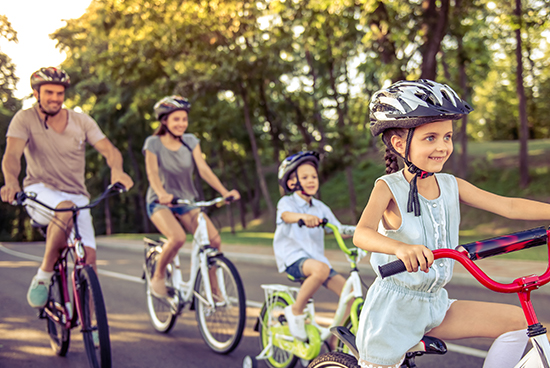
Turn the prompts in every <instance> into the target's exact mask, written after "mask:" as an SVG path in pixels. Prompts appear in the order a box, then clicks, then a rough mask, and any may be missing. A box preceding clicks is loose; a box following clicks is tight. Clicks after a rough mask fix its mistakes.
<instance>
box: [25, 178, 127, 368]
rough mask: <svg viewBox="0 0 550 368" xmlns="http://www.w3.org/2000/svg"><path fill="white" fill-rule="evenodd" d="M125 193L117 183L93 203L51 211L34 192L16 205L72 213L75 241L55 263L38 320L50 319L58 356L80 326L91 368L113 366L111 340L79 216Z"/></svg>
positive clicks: (51, 340) (26, 195)
mask: <svg viewBox="0 0 550 368" xmlns="http://www.w3.org/2000/svg"><path fill="white" fill-rule="evenodd" d="M125 191H126V189H125V188H124V186H123V185H122V184H120V183H115V184H112V185H110V186H109V187H107V189H106V190H105V191H104V192H103V194H102V195H101V196H99V197H98V198H97V199H96V200H95V201H93V202H92V203H90V204H88V205H86V206H81V207H77V206H74V207H71V208H59V209H58V208H51V207H50V206H48V205H46V204H44V203H42V202H41V201H39V200H37V199H36V194H35V193H32V192H28V193H26V192H19V193H17V195H16V199H15V202H14V205H20V206H21V205H23V206H24V205H26V201H32V202H35V203H38V204H39V205H41V206H43V207H44V208H47V209H48V210H50V211H54V212H61V211H63V212H67V211H71V212H72V215H73V224H74V241H72V242H71V241H67V247H66V248H65V249H64V250H63V251H62V252H61V255H60V256H59V259H58V260H57V262H56V263H55V266H54V272H55V273H54V276H53V277H52V282H51V284H50V290H49V295H48V302H47V304H46V306H45V307H44V308H42V309H41V310H40V312H39V318H42V319H46V320H47V325H46V326H47V330H48V334H49V337H50V345H51V346H52V349H53V350H54V351H55V353H56V354H57V355H59V356H65V355H67V352H68V351H69V343H70V337H71V329H72V328H74V327H77V326H80V331H81V332H82V335H83V340H84V348H85V350H86V355H87V357H88V362H89V364H90V367H91V368H110V367H111V364H112V363H111V341H110V338H109V324H108V322H107V312H106V310H105V303H104V301H103V294H102V292H101V286H100V285H99V280H98V278H97V275H96V273H95V271H94V269H93V267H92V266H91V265H87V264H86V252H85V248H84V245H83V244H82V238H81V236H80V233H79V231H78V222H77V217H78V212H79V211H80V210H83V209H87V208H92V207H95V206H96V205H97V204H98V203H99V202H101V201H102V200H103V199H105V198H107V197H109V196H112V195H115V194H118V193H122V192H125ZM69 258H70V259H72V260H73V261H74V266H71V267H72V268H73V271H72V275H71V284H70V287H69V283H68V276H69V265H68V264H69ZM71 291H72V293H71ZM71 296H72V297H71ZM75 312H76V313H75Z"/></svg>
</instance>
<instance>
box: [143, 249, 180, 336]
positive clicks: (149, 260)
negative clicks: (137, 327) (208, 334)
mask: <svg viewBox="0 0 550 368" xmlns="http://www.w3.org/2000/svg"><path fill="white" fill-rule="evenodd" d="M159 255H160V253H159V252H157V251H152V252H151V253H149V254H148V255H147V257H146V259H145V269H146V271H145V272H146V273H147V275H146V277H145V292H146V295H147V311H148V312H149V319H150V320H151V324H152V325H153V327H154V328H155V330H157V331H158V332H163V333H167V332H169V331H170V330H171V329H172V327H174V323H175V322H176V315H175V314H174V310H173V308H171V306H170V304H169V303H168V302H167V301H166V300H165V299H158V298H155V297H154V296H153V294H152V293H151V286H150V284H149V280H151V277H153V274H154V272H155V264H156V260H157V257H158V256H159ZM172 267H173V265H172V264H169V265H168V266H167V267H166V280H167V282H171V281H172Z"/></svg>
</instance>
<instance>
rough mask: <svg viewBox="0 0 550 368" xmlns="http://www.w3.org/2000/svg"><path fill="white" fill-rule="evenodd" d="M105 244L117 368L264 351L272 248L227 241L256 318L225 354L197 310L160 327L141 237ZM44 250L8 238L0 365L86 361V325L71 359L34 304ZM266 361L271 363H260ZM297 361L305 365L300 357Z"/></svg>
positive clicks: (279, 279) (336, 259) (539, 305)
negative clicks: (262, 322) (260, 324)
mask: <svg viewBox="0 0 550 368" xmlns="http://www.w3.org/2000/svg"><path fill="white" fill-rule="evenodd" d="M98 244H99V250H98V267H99V270H100V273H99V274H100V276H99V277H100V282H101V285H102V289H103V294H104V296H105V301H106V305H107V311H108V318H109V325H110V333H111V339H112V349H113V366H114V367H202V366H215V367H218V366H220V367H221V366H223V367H240V366H241V364H242V359H243V358H244V357H245V356H246V355H251V356H255V355H257V354H258V353H259V351H260V346H259V343H258V334H257V332H254V331H253V326H254V322H255V317H256V316H257V315H258V313H259V308H258V307H259V305H260V304H261V302H262V299H263V292H262V289H261V287H260V285H261V284H265V283H282V284H290V283H289V282H287V280H286V278H285V277H284V276H283V275H280V274H278V273H277V271H276V268H275V266H274V259H273V255H272V253H271V252H272V251H271V248H270V247H263V246H262V247H254V246H234V245H225V246H224V248H223V251H224V253H225V255H226V256H227V257H228V258H229V259H231V260H232V261H233V262H234V263H235V265H236V266H237V268H238V270H239V273H240V274H241V277H242V279H243V283H244V285H245V289H246V296H247V300H248V303H247V304H248V308H247V317H248V318H247V326H246V329H245V333H244V337H243V340H242V341H241V344H240V345H239V346H238V348H237V349H236V350H235V351H234V352H233V353H231V354H229V355H218V354H215V353H213V352H212V351H210V350H209V349H208V347H207V346H206V344H205V343H204V341H203V340H202V338H201V336H200V333H199V331H198V328H197V323H196V321H195V314H194V312H192V311H185V312H184V313H183V314H182V315H181V316H180V317H178V320H177V322H176V325H175V326H174V328H173V329H172V331H170V333H168V334H159V333H157V332H155V331H154V330H153V328H152V326H151V324H150V322H149V318H148V315H147V309H146V305H145V292H144V286H143V283H142V282H141V279H140V277H141V272H142V271H141V270H142V268H141V267H142V266H141V264H142V257H143V256H142V254H143V253H142V252H143V245H142V242H141V241H123V240H121V239H116V238H105V237H99V238H98ZM187 248H189V247H188V245H187V247H186V248H184V250H183V251H182V257H181V258H182V262H183V264H182V269H184V270H185V269H188V262H187V260H186V258H188V257H185V255H186V254H187V253H188V252H189V250H188V249H187ZM43 251H44V247H43V243H4V244H3V247H0V274H1V277H2V280H3V282H2V284H0V296H1V299H0V300H1V302H0V367H37V366H40V367H85V366H86V363H85V362H86V358H85V355H84V354H85V353H84V350H83V346H82V338H81V336H80V333H79V331H78V330H77V329H73V330H72V337H71V347H70V350H69V354H68V355H67V357H65V358H60V357H57V356H55V355H54V354H53V352H52V350H51V349H50V347H49V342H48V338H47V334H46V332H45V322H44V321H41V320H38V319H37V318H36V311H35V310H33V309H32V308H30V307H29V306H28V305H27V304H26V299H25V294H26V290H27V288H28V285H29V283H30V279H31V278H32V276H33V275H34V273H35V272H36V268H37V267H38V265H39V261H40V260H41V258H42V255H43ZM327 255H328V256H329V258H330V259H331V261H332V263H333V266H334V268H335V269H336V270H338V271H340V272H342V273H345V272H346V271H347V270H349V265H348V263H347V262H346V261H345V257H344V256H343V255H342V253H341V252H338V251H327ZM482 262H483V261H482ZM520 264H521V267H519V265H520ZM482 266H483V268H484V270H485V271H487V272H488V273H489V274H492V272H491V271H493V272H494V273H495V274H496V277H497V278H502V279H513V278H514V277H515V275H513V273H517V272H519V270H518V269H520V270H527V271H529V272H527V273H525V274H531V273H541V272H539V270H542V272H543V271H544V270H545V267H544V266H545V264H544V263H542V262H534V263H530V262H528V263H527V264H524V263H523V262H522V263H517V264H516V263H512V264H508V263H506V262H505V263H502V262H499V263H498V264H497V263H494V262H490V263H487V262H484V264H483V265H482ZM514 266H516V267H514ZM359 270H360V273H361V274H362V275H363V276H364V282H365V284H366V285H370V283H371V282H372V281H373V277H372V275H373V272H372V269H370V265H369V264H368V262H367V260H363V261H362V262H361V263H360V265H359ZM455 274H456V275H455V278H454V279H453V281H452V282H451V284H450V285H449V286H448V288H447V289H448V291H449V294H450V296H451V297H453V298H458V299H474V300H486V301H493V302H504V303H512V304H516V305H517V304H518V301H517V297H516V296H515V295H502V294H498V293H494V292H489V291H487V290H486V289H484V288H483V287H481V286H479V284H478V283H477V281H475V280H474V279H473V278H472V277H471V276H467V275H466V274H464V273H463V272H462V273H461V271H460V270H459V269H458V268H457V270H456V272H455ZM461 274H462V275H463V276H460V275H461ZM493 276H494V275H493ZM520 276H521V275H520ZM547 290H548V287H547V286H545V287H543V288H541V289H540V290H538V291H536V292H534V293H533V298H532V300H533V304H534V306H535V308H536V309H537V313H538V314H539V318H540V319H541V320H542V321H543V322H544V321H550V309H549V308H548V305H550V293H548V292H547ZM336 302H337V299H336V297H335V296H334V295H332V294H331V293H330V292H329V291H327V290H325V289H321V290H320V291H319V292H318V293H317V294H316V295H315V306H316V309H317V312H318V313H317V314H318V315H320V316H321V317H324V318H330V316H331V311H334V310H335V309H336ZM490 344H491V341H490V340H488V339H465V340H460V341H453V343H452V344H448V345H449V350H450V352H449V353H447V354H446V355H445V356H443V357H423V358H420V359H418V361H417V363H418V364H419V366H421V367H481V366H482V364H483V356H484V354H485V352H486V351H487V349H488V348H489V346H490ZM260 367H265V365H264V364H263V363H260ZM297 367H300V363H298V365H297Z"/></svg>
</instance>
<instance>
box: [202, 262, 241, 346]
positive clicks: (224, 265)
mask: <svg viewBox="0 0 550 368" xmlns="http://www.w3.org/2000/svg"><path fill="white" fill-rule="evenodd" d="M209 270H215V271H210V272H215V274H216V278H215V281H214V283H212V280H211V285H212V286H213V288H214V289H215V288H216V285H215V284H217V287H218V288H219V292H218V294H217V295H214V300H215V302H216V308H212V307H211V306H209V305H207V304H205V303H203V302H202V301H201V299H206V293H205V285H204V282H203V278H202V275H201V273H200V271H199V273H198V275H197V281H196V282H195V289H194V290H195V292H197V293H198V294H199V295H200V296H201V297H202V298H198V297H196V296H195V312H196V318H197V322H198V324H199V330H200V332H201V335H202V337H203V339H204V341H206V343H207V344H208V346H209V347H210V348H211V349H212V350H214V351H215V352H217V353H220V354H227V353H229V352H231V351H233V350H234V349H235V348H236V347H237V346H238V345H239V342H240V341H241V338H242V335H243V330H244V324H245V321H246V298H245V294H244V287H243V284H242V281H241V277H240V276H239V273H238V271H237V269H236V268H235V266H234V265H233V263H231V262H230V261H229V260H228V259H227V258H225V257H223V256H216V257H213V258H211V259H210V260H209Z"/></svg>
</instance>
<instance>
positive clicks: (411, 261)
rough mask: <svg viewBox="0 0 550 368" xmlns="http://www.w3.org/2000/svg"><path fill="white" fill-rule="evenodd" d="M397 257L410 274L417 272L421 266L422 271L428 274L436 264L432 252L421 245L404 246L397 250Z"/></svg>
mask: <svg viewBox="0 0 550 368" xmlns="http://www.w3.org/2000/svg"><path fill="white" fill-rule="evenodd" d="M395 255H396V256H397V258H399V259H400V260H402V261H403V263H404V264H405V267H407V271H408V272H417V271H418V267H419V266H420V269H421V270H422V271H424V272H426V273H428V272H429V270H430V267H431V265H432V263H434V255H433V253H432V251H431V250H429V249H428V248H426V247H425V246H424V245H420V244H415V245H411V244H403V245H402V246H400V247H399V248H398V249H397V251H396V252H395Z"/></svg>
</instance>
